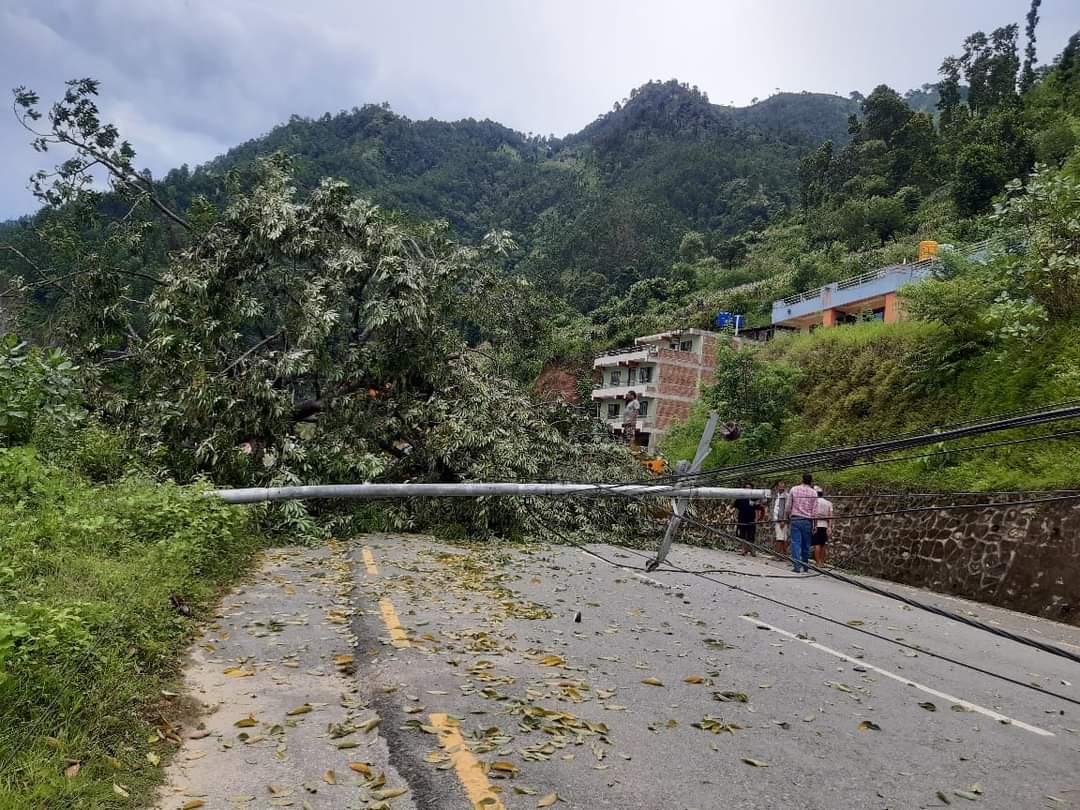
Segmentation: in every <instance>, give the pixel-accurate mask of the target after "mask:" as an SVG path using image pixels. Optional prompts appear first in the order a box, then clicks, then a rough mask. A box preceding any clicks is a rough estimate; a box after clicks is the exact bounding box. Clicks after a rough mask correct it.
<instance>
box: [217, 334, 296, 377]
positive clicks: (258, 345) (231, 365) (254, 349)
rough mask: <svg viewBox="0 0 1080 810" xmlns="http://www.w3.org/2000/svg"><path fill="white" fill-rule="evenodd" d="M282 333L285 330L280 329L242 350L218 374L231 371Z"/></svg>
mask: <svg viewBox="0 0 1080 810" xmlns="http://www.w3.org/2000/svg"><path fill="white" fill-rule="evenodd" d="M284 334H285V330H284V329H281V330H280V331H277V332H275V333H274V334H272V335H270V337H268V338H264V339H263V340H260V341H259V342H258V343H256V344H255V345H254V346H252V347H251V348H250V349H248V350H247V351H246V352H244V353H243V354H242V355H240V356H239V357H237V358H236V359H235V360H233V361H232V362H231V363H229V365H227V366H225V368H223V369H222V370H221V371H219V372H218V374H219V376H222V377H224V376H225V375H226V374H228V373H229V372H230V371H232V370H233V369H234V368H236V367H237V366H238V365H240V364H241V363H243V362H244V361H245V360H247V359H248V358H249V357H251V355H253V354H255V352H257V351H258V350H259V349H261V348H262V347H263V346H265V345H267V344H268V343H272V342H273V341H275V340H277V339H278V338H279V337H281V336H282V335H284Z"/></svg>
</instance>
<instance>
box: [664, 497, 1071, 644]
mask: <svg viewBox="0 0 1080 810" xmlns="http://www.w3.org/2000/svg"><path fill="white" fill-rule="evenodd" d="M1066 494H1069V493H1061V492H1058V493H1054V492H1008V493H1002V492H982V493H976V494H971V495H949V496H947V498H946V497H943V496H941V495H936V494H909V495H900V496H893V495H853V496H850V497H833V499H832V501H833V506H834V509H835V516H836V517H837V518H842V517H843V516H845V515H852V516H855V515H865V514H867V513H881V512H892V513H894V514H884V515H882V514H877V516H875V517H852V518H851V519H847V520H841V519H838V520H837V521H836V523H835V525H834V527H833V536H832V541H831V543H830V545H829V551H828V554H829V556H828V560H829V562H830V563H832V564H835V565H838V566H840V567H841V568H845V569H848V570H851V571H854V572H856V573H860V574H867V575H869V576H874V577H880V578H882V579H888V580H892V581H893V582H902V583H905V584H907V585H914V586H917V587H919V588H926V589H928V590H931V591H937V592H939V593H948V594H953V595H955V596H962V597H964V598H967V599H972V600H975V601H978V602H986V603H988V604H992V605H1000V606H1001V607H1006V608H1011V609H1012V610H1020V611H1023V612H1025V613H1031V614H1034V615H1036V616H1044V617H1046V618H1048V619H1054V620H1056V621H1061V622H1067V623H1069V624H1074V625H1080V498H1075V499H1070V500H1058V501H1050V502H1047V503H1040V504H1032V505H1028V506H1001V505H997V506H982V507H977V508H969V509H956V508H954V509H949V508H945V509H934V510H929V511H913V512H905V511H903V510H907V509H918V508H922V507H927V506H941V505H947V506H960V505H963V504H985V503H996V504H1002V503H1005V502H1014V501H1025V500H1033V499H1041V498H1055V497H1059V496H1062V495H1066ZM694 512H695V514H697V516H698V518H699V519H700V520H704V521H706V522H709V523H712V524H713V525H717V526H720V527H721V528H724V529H725V530H726V531H729V532H733V531H734V528H735V527H734V524H733V523H732V522H731V521H733V519H734V514H733V511H732V510H731V508H730V506H728V505H721V504H719V503H717V504H701V503H699V504H695V505H694ZM694 535H700V536H699V537H698V538H697V539H698V541H699V542H705V543H708V544H715V543H716V542H717V540H716V536H715V535H711V536H704V535H701V533H700V532H695V531H694V530H693V529H692V528H690V529H687V530H684V531H683V533H682V535H680V536H684V537H685V539H686V540H688V541H689V542H695V540H694V538H693V536H694ZM757 536H758V542H759V543H762V544H764V545H771V543H772V537H773V535H772V527H771V526H759V527H758V535H757ZM723 545H730V546H731V547H732V548H734V547H735V546H734V543H731V542H725V543H723Z"/></svg>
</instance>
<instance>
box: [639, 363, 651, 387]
mask: <svg viewBox="0 0 1080 810" xmlns="http://www.w3.org/2000/svg"><path fill="white" fill-rule="evenodd" d="M637 373H638V382H639V383H651V382H652V366H642V367H641V368H639V369H638V371H637Z"/></svg>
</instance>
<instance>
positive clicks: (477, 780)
mask: <svg viewBox="0 0 1080 810" xmlns="http://www.w3.org/2000/svg"><path fill="white" fill-rule="evenodd" d="M430 718H431V725H433V726H435V728H437V729H438V730H439V745H441V746H442V747H443V748H444V749H445V750H446V753H447V754H449V755H450V761H451V762H453V763H454V770H455V771H456V772H457V776H458V780H459V781H460V782H461V784H462V786H463V787H464V788H465V794H466V795H467V796H468V797H469V801H470V802H472V805H473V807H482V808H484V810H506V806H505V805H504V804H503V803H502V801H501V800H500V799H499V794H497V793H496V792H495V791H494V790H493V789H492V787H491V783H490V782H489V781H488V778H487V774H485V773H484V769H483V768H482V767H481V766H480V763H479V761H478V760H477V759H476V757H474V756H473V754H472V751H470V750H469V749H468V748H467V747H466V746H465V740H463V739H462V738H461V734H460V732H459V731H458V729H457V725H456V724H455V723H454V721H451V720H450V717H449V716H448V715H445V714H432V715H430Z"/></svg>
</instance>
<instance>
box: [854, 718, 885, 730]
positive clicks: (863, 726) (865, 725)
mask: <svg viewBox="0 0 1080 810" xmlns="http://www.w3.org/2000/svg"><path fill="white" fill-rule="evenodd" d="M859 731H881V726H879V725H878V724H877V723H875V722H873V721H872V720H863V721H862V722H861V723H859Z"/></svg>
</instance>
